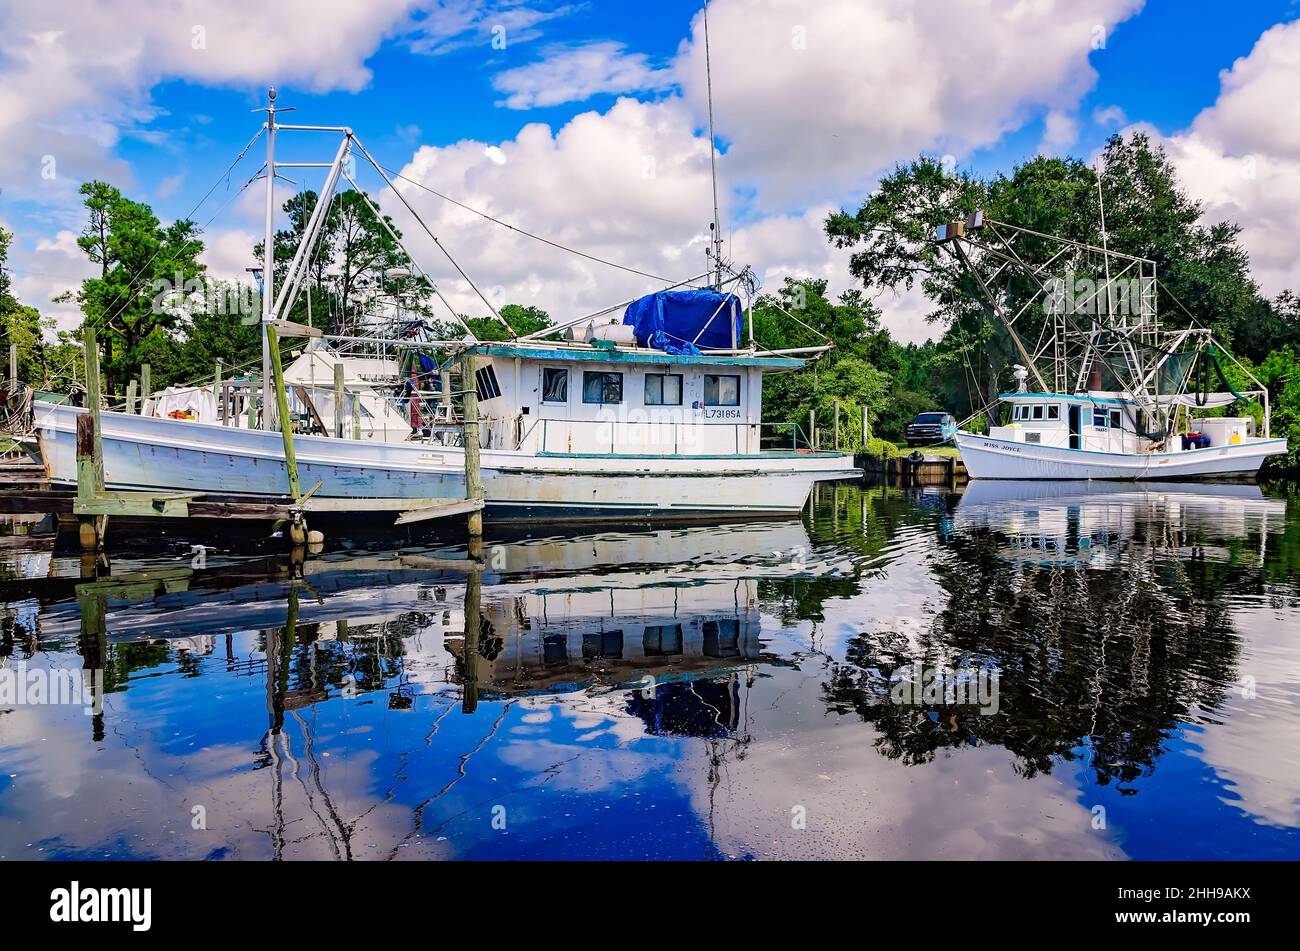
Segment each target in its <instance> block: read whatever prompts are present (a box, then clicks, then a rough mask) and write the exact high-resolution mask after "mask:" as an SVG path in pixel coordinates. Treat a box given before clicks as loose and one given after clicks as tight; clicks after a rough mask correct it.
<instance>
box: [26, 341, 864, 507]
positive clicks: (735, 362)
mask: <svg viewBox="0 0 1300 951" xmlns="http://www.w3.org/2000/svg"><path fill="white" fill-rule="evenodd" d="M470 352H472V353H474V354H476V358H477V360H478V362H479V368H478V373H477V378H478V379H477V383H478V391H479V393H478V395H479V397H480V400H481V402H480V407H481V413H482V422H481V424H480V428H481V432H482V434H483V436H482V444H483V448H482V450H481V453H480V458H481V470H482V477H483V486H484V495H485V501H486V515H487V517H489V518H496V519H521V518H533V517H543V518H552V519H563V520H566V521H572V520H592V519H611V520H619V519H675V518H709V517H716V516H718V515H719V514H727V515H732V516H764V515H793V514H797V513H798V512H799V511H800V510H801V509H802V508H803V506H804V503H805V502H806V501H807V498H808V494H809V492H810V491H811V488H812V486H813V484H814V483H815V482H817V481H819V480H826V479H841V478H846V477H851V476H854V475H857V474H859V470H857V469H855V468H854V466H853V459H852V456H851V455H847V454H844V453H838V452H813V451H809V450H807V449H804V448H801V447H797V446H796V445H795V441H794V439H793V437H790V438H791V444H790V446H789V448H785V449H765V448H762V446H761V445H760V440H761V434H762V433H763V432H764V430H765V427H764V425H763V424H762V423H761V422H760V419H761V406H762V374H763V373H764V372H776V371H781V370H789V369H792V368H794V367H797V366H800V365H802V361H801V360H799V359H798V358H794V357H763V356H758V355H732V356H711V355H700V356H694V355H682V354H669V353H665V352H663V351H659V350H652V349H648V348H642V347H635V346H623V347H599V346H596V345H593V344H592V343H587V342H565V343H540V342H519V343H513V344H479V345H476V346H474V347H472V348H470ZM665 394H666V395H665ZM85 412H87V411H86V410H84V409H81V408H78V407H72V406H63V405H55V404H52V403H40V404H37V407H36V422H37V438H38V440H39V443H40V447H41V453H42V458H43V460H44V463H45V466H46V470H47V473H48V475H49V478H50V480H51V481H52V482H54V483H56V484H60V485H66V486H72V485H75V484H76V478H77V467H76V423H77V416H78V415H80V414H82V413H85ZM319 412H320V413H321V415H322V419H323V421H324V422H325V423H326V424H327V427H328V428H332V426H333V415H332V407H331V406H327V405H324V404H323V403H322V406H321V408H320V409H319ZM344 416H345V419H346V418H347V416H348V413H347V411H346V409H345V411H344ZM367 419H368V420H369V419H373V417H370V416H368V417H367ZM242 420H243V417H242V415H238V414H236V415H233V416H231V417H230V421H231V422H232V423H234V422H241V423H242ZM100 426H101V439H102V443H103V452H104V470H105V484H106V487H107V488H109V489H147V490H162V491H179V492H203V493H219V494H222V495H234V496H238V495H250V496H261V495H283V494H285V493H286V492H287V491H288V471H287V469H286V467H285V464H284V450H283V445H282V440H281V436H280V433H279V432H276V431H265V430H259V429H248V428H245V427H244V426H243V425H221V424H214V423H203V422H198V421H195V420H188V419H168V418H157V417H152V416H146V415H134V414H130V413H121V412H110V411H102V412H101V413H100ZM399 426H400V427H401V429H399V428H398V427H399ZM403 431H404V435H405V437H406V438H405V439H403V441H396V439H397V438H398V437H400V436H401V435H403ZM349 435H350V434H349ZM360 435H361V437H362V438H355V439H354V438H348V436H345V438H341V439H340V438H334V437H328V436H312V435H297V436H295V437H294V447H295V454H296V456H297V463H298V470H299V478H300V482H301V484H302V485H303V486H304V487H308V486H312V485H314V484H316V483H317V482H319V483H320V487H319V488H318V489H317V490H316V492H315V493H313V499H314V500H316V503H315V504H316V505H318V506H320V505H321V504H322V500H330V499H334V500H342V502H344V503H345V504H342V505H335V506H334V508H335V510H338V509H340V508H342V509H346V508H348V507H349V506H352V507H354V508H355V509H356V510H358V511H360V510H363V509H365V508H366V507H367V504H368V503H367V500H368V499H375V498H382V499H411V500H421V501H423V500H437V499H459V498H464V496H465V479H464V449H463V448H462V447H461V446H459V445H456V444H454V441H453V440H448V444H443V443H441V442H438V441H437V439H438V438H439V437H440V436H444V435H447V433H439V432H434V433H431V434H430V435H429V436H424V435H421V434H420V433H419V432H413V431H412V429H411V427H410V425H409V424H408V423H406V422H405V421H404V420H403V419H402V418H401V416H400V415H397V416H396V417H395V422H393V423H392V424H390V425H389V426H388V427H387V428H386V430H384V431H380V430H378V429H375V430H370V429H363V431H362V432H361V434H360ZM385 437H387V438H385Z"/></svg>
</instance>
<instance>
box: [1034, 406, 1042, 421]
mask: <svg viewBox="0 0 1300 951" xmlns="http://www.w3.org/2000/svg"><path fill="white" fill-rule="evenodd" d="M1042 418H1043V404H1042V403H1035V404H1034V419H1042Z"/></svg>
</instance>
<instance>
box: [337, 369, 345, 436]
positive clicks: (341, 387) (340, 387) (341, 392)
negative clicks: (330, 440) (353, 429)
mask: <svg viewBox="0 0 1300 951" xmlns="http://www.w3.org/2000/svg"><path fill="white" fill-rule="evenodd" d="M346 393H347V390H346V389H345V387H344V385H343V364H342V362H336V363H335V364H334V438H335V439H342V438H343V401H344V398H345V396H346Z"/></svg>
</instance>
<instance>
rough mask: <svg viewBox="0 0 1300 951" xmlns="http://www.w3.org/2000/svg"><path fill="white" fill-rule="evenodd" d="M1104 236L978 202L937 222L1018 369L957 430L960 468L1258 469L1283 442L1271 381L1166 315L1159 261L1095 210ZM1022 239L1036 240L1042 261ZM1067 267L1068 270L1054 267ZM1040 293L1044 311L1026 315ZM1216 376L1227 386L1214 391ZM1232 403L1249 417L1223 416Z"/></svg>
mask: <svg viewBox="0 0 1300 951" xmlns="http://www.w3.org/2000/svg"><path fill="white" fill-rule="evenodd" d="M1102 234H1103V246H1102V247H1095V246H1091V245H1087V244H1084V243H1081V242H1077V241H1071V240H1067V239H1064V238H1055V237H1052V236H1050V235H1045V234H1042V233H1039V232H1035V231H1031V230H1028V229H1025V228H1019V227H1016V226H1014V225H1010V224H1006V223H1004V222H998V221H992V220H988V219H986V218H985V217H984V216H983V214H982V213H978V212H977V213H976V214H974V215H972V216H971V217H970V218H968V219H967V220H965V221H960V222H954V223H951V224H947V225H943V226H941V227H940V228H939V229H938V231H937V233H936V235H935V240H936V242H937V243H938V244H939V245H940V247H944V248H946V249H948V250H950V251H951V252H952V254H953V256H954V257H955V258H956V259H957V261H958V262H959V264H960V265H961V266H962V267H963V268H964V269H965V270H966V272H967V273H968V274H969V275H970V277H971V278H972V279H973V282H974V283H975V284H977V285H978V286H979V288H980V290H981V291H982V293H983V295H984V298H985V300H984V304H985V307H986V309H987V311H989V312H991V313H992V314H993V315H994V316H995V317H996V318H997V319H998V322H999V323H1000V324H1001V325H1002V327H1003V329H1004V330H1005V332H1006V334H1007V336H1008V337H1009V339H1010V341H1011V343H1012V344H1013V345H1014V347H1015V352H1016V353H1017V354H1018V356H1019V358H1020V360H1021V361H1022V362H1021V363H1019V364H1016V366H1015V368H1014V376H1015V379H1016V382H1017V390H1016V391H1015V392H1010V393H1000V394H998V395H997V397H996V399H995V400H994V401H993V405H992V406H989V407H987V408H986V410H985V414H986V415H987V416H988V417H989V423H990V425H989V426H988V429H987V432H984V433H979V432H972V431H969V430H965V429H959V430H958V431H957V434H956V436H955V440H956V443H957V448H958V449H959V450H960V451H961V458H962V462H963V463H965V465H966V470H967V472H968V473H969V474H970V476H971V478H973V479H1027V480H1070V479H1111V480H1131V481H1144V480H1155V479H1172V480H1180V481H1181V480H1189V479H1196V480H1206V479H1230V480H1238V479H1253V478H1254V477H1255V476H1256V474H1257V473H1258V472H1259V469H1260V466H1262V465H1263V463H1264V461H1265V460H1266V459H1267V458H1268V457H1269V456H1274V455H1279V454H1284V453H1286V452H1287V441H1286V440H1285V439H1278V438H1274V437H1272V436H1271V435H1270V433H1269V405H1268V390H1267V389H1266V388H1265V387H1264V386H1263V384H1261V383H1260V382H1259V380H1258V379H1256V378H1255V376H1254V375H1253V374H1252V373H1251V372H1250V370H1249V369H1248V368H1246V367H1245V366H1243V365H1242V364H1241V363H1240V362H1238V361H1237V360H1235V359H1234V358H1233V357H1232V356H1231V355H1230V354H1228V353H1227V351H1225V350H1223V349H1222V347H1220V346H1219V345H1218V344H1217V343H1216V342H1215V340H1214V338H1213V336H1212V335H1211V333H1210V331H1209V330H1208V329H1206V328H1204V327H1201V326H1198V325H1196V324H1195V322H1193V324H1192V326H1190V327H1184V328H1179V329H1169V328H1166V327H1163V326H1161V323H1160V321H1159V319H1158V317H1157V314H1156V303H1157V298H1158V294H1159V292H1160V290H1161V287H1160V285H1159V284H1158V282H1157V279H1156V265H1155V262H1154V261H1151V260H1149V259H1147V258H1141V257H1135V256H1132V255H1127V254H1120V253H1117V252H1115V251H1113V250H1111V249H1110V248H1108V247H1106V246H1105V243H1104V242H1105V238H1104V235H1105V225H1104V221H1103V225H1102ZM1026 247H1035V248H1037V249H1039V252H1040V254H1041V256H1042V258H1043V260H1042V262H1041V263H1034V261H1035V259H1034V258H1032V257H1030V256H1029V255H1027V254H1026V252H1025V249H1026ZM1067 269H1068V270H1067ZM1062 271H1065V272H1066V273H1067V274H1068V275H1069V277H1070V280H1068V281H1067V280H1066V279H1064V278H1061V277H1059V276H1055V277H1054V276H1052V275H1053V274H1056V275H1059V274H1060V273H1061V272H1062ZM998 275H1008V276H1007V278H1006V280H1007V289H1006V291H1005V292H1004V293H1003V294H999V293H998V292H996V291H995V290H994V288H993V278H994V277H996V276H998ZM1079 275H1092V276H1088V277H1083V278H1082V279H1080V277H1079ZM1026 286H1027V287H1029V288H1031V292H1030V293H1027V294H1025V293H1024V292H1023V291H1022V292H1021V293H1020V296H1018V297H1017V296H1013V294H1012V288H1013V287H1015V288H1023V287H1026ZM1040 304H1041V309H1042V312H1043V314H1044V316H1043V317H1042V318H1040V319H1039V320H1038V321H1037V323H1036V324H1035V322H1034V320H1033V319H1032V317H1031V315H1032V314H1034V310H1035V305H1040ZM1027 330H1028V331H1029V332H1028V333H1027V332H1026V331H1027ZM1035 336H1036V338H1037V342H1036V343H1035V344H1033V345H1032V346H1031V345H1030V344H1028V343H1027V342H1026V340H1032V339H1034V337H1035ZM1220 357H1222V358H1223V359H1222V360H1220ZM1229 371H1231V372H1229ZM1234 377H1235V380H1236V382H1235V383H1234ZM1212 380H1213V381H1215V382H1218V383H1220V384H1222V386H1223V390H1222V391H1219V392H1214V391H1211V390H1210V383H1211V381H1212ZM1243 381H1245V382H1243ZM1251 404H1257V405H1256V406H1255V407H1253V408H1252V406H1251ZM1234 405H1235V406H1241V407H1245V408H1246V410H1247V412H1248V413H1249V415H1234V416H1228V415H1223V414H1222V411H1224V410H1226V409H1227V408H1229V407H1232V406H1234ZM977 415H980V414H977ZM1257 430H1259V431H1257Z"/></svg>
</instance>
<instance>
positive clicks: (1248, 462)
mask: <svg viewBox="0 0 1300 951" xmlns="http://www.w3.org/2000/svg"><path fill="white" fill-rule="evenodd" d="M957 448H958V449H960V450H961V459H962V462H963V463H965V465H966V471H967V472H968V473H969V474H970V477H971V478H972V479H1031V480H1037V479H1118V480H1133V481H1137V480H1146V479H1218V478H1247V477H1249V478H1253V477H1254V476H1255V475H1256V474H1257V473H1258V472H1259V467H1260V466H1261V465H1263V464H1264V460H1265V459H1267V458H1268V457H1269V456H1273V455H1277V454H1279V453H1284V452H1286V451H1287V444H1286V440H1285V439H1249V440H1246V441H1244V442H1241V443H1238V444H1235V445H1231V446H1217V447H1212V448H1209V449H1188V450H1185V451H1183V452H1167V453H1166V452H1157V453H1112V452H1094V451H1092V450H1084V449H1064V448H1061V447H1058V446H1044V445H1037V444H1034V443H1024V442H1013V441H1011V440H1006V439H993V438H991V437H988V436H978V435H975V434H973V433H967V432H958V433H957Z"/></svg>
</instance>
